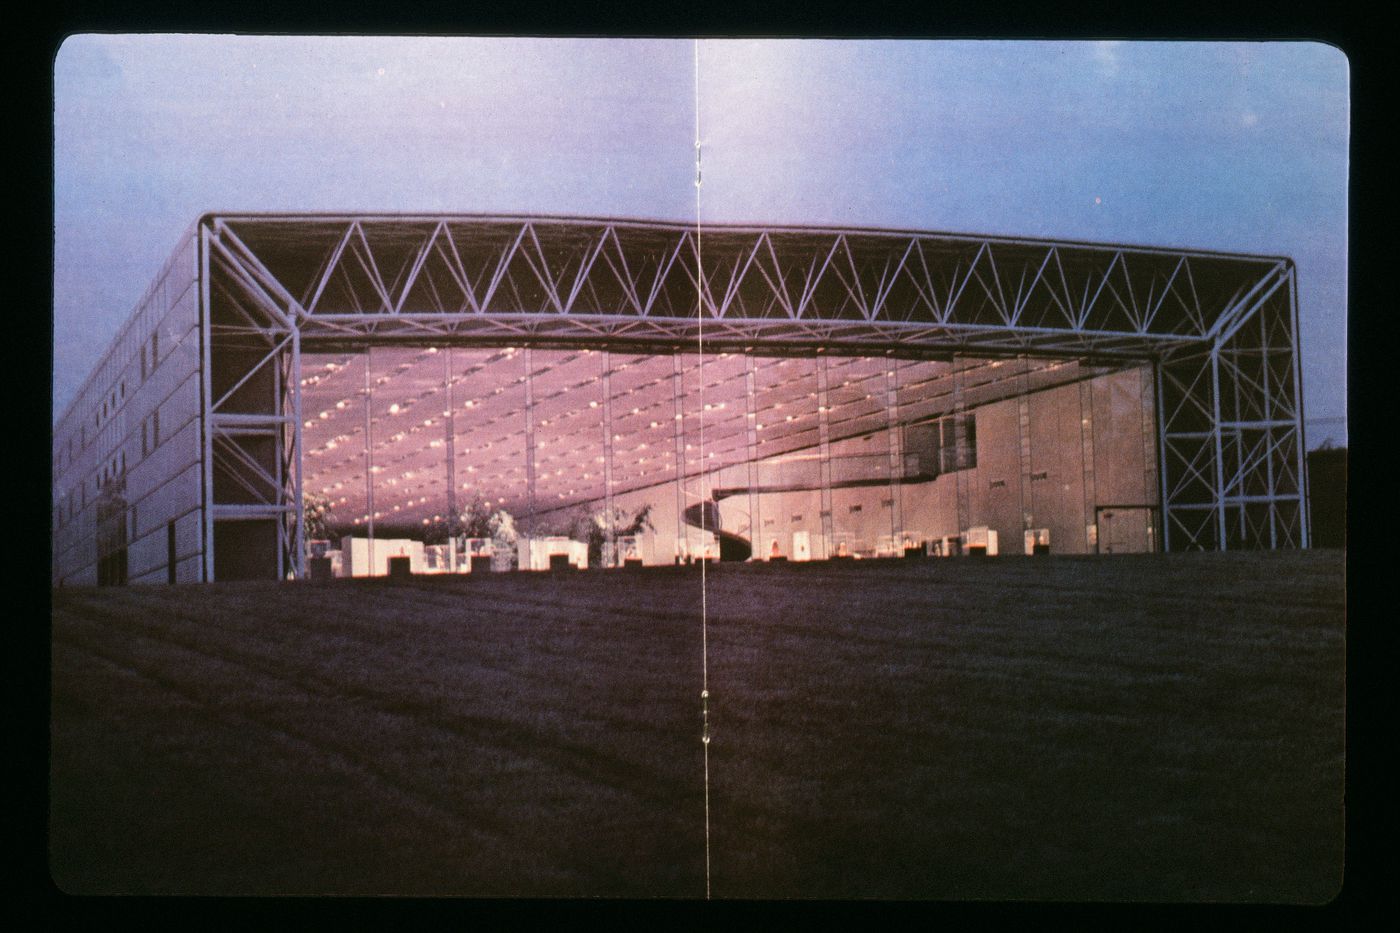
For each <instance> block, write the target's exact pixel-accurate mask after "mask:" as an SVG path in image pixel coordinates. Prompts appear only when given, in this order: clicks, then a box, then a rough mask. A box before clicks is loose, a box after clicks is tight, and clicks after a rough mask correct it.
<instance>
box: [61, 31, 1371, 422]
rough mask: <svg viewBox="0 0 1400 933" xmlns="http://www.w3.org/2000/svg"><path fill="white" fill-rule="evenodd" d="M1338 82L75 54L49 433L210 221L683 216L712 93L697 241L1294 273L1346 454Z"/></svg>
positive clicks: (730, 62) (1285, 49) (64, 65)
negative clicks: (1115, 256) (736, 233)
mask: <svg viewBox="0 0 1400 933" xmlns="http://www.w3.org/2000/svg"><path fill="white" fill-rule="evenodd" d="M697 74H698V76H699V79H698V84H697V80H696V76H697ZM1348 84H1349V75H1348V66H1347V62H1346V59H1345V57H1344V56H1343V54H1342V53H1341V52H1339V51H1337V50H1336V49H1334V48H1331V47H1329V46H1325V45H1321V44H1316V43H1277V42H1268V43H1145V42H1125V43H1116V42H975V41H962V42H907V41H897V42H880V41H848V40H844V41H812V40H786V41H772V40H706V41H703V42H701V43H700V44H699V48H698V61H697V49H696V46H695V44H694V43H692V42H690V41H689V40H570V39H424V38H402V39H390V38H372V39H370V38H352V37H335V38H294V37H256V38H255V37H231V36H75V37H72V38H70V39H68V40H67V41H66V42H65V43H64V45H63V46H62V47H61V49H60V50H59V53H58V56H57V58H56V60H55V64H54V92H55V102H54V121H55V123H54V128H55V135H54V146H55V151H54V173H55V174H54V221H55V244H54V340H55V348H54V364H55V371H54V406H55V413H57V412H58V411H61V410H62V408H63V407H64V406H65V405H66V404H67V403H68V401H69V400H70V399H71V398H72V396H73V394H74V393H75V392H76V390H77V389H78V387H79V386H80V384H81V382H82V380H83V379H84V378H85V377H86V375H87V373H88V372H89V370H90V369H91V367H92V366H93V365H94V364H95V363H96V362H97V360H98V358H99V357H100V355H101V353H102V351H103V350H104V349H105V348H106V346H107V344H108V343H109V342H110V340H111V339H112V337H113V336H114V335H115V334H116V332H117V329H118V328H119V327H120V325H121V324H122V322H123V321H125V319H126V318H127V316H128V315H129V314H130V313H131V310H132V308H133V307H134V306H135V304H136V302H137V301H138V300H139V299H140V297H141V295H142V293H143V292H144V290H145V288H146V286H147V285H148V284H149V282H150V280H151V279H152V277H153V276H154V275H155V273H156V272H157V271H158V270H159V269H160V267H161V265H162V263H163V262H164V261H165V259H166V258H167V257H168V256H169V254H170V252H171V251H172V250H173V248H174V246H175V243H176V241H177V240H178V239H179V237H180V235H181V234H182V233H183V232H184V231H185V230H186V229H187V228H188V227H189V226H190V224H191V223H193V221H194V220H195V219H196V218H197V217H198V216H199V215H200V214H201V213H203V212H205V211H209V210H249V211H256V210H268V211H273V210H281V211H300V210H306V211H320V210H346V211H355V210H366V211H369V210H374V211H385V210H393V211H397V210H418V211H466V212H476V211H500V212H506V213H551V214H599V215H610V216H635V217H649V218H659V219H674V220H691V219H693V218H694V217H695V211H696V199H695V189H694V187H693V186H692V178H693V169H694V166H693V163H694V146H693V143H694V138H695V127H696V115H697V111H696V103H697V97H698V104H699V110H698V114H699V125H700V136H701V140H702V143H703V146H704V148H703V153H704V185H703V187H702V189H701V197H700V215H701V218H702V220H705V221H714V222H726V221H751V222H770V223H833V224H849V225H869V226H893V227H913V228H924V229H931V230H953V231H967V232H974V233H992V234H1008V235H1020V236H1037V237H1063V238H1068V239H1085V240H1110V241H1121V242H1131V243H1141V244H1148V245H1163V246H1190V247H1197V248H1205V249H1221V250H1236V251H1243V252H1261V253H1270V254H1284V255H1289V256H1292V257H1293V258H1294V259H1295V260H1296V261H1297V263H1298V271H1299V294H1300V302H1301V308H1300V318H1301V327H1302V344H1303V380H1304V392H1305V396H1304V401H1305V406H1306V412H1307V417H1308V419H1309V425H1308V436H1309V446H1316V445H1317V444H1318V443H1320V442H1321V440H1322V439H1323V438H1324V437H1327V436H1331V437H1332V438H1333V439H1334V440H1335V441H1336V442H1338V443H1344V442H1345V438H1346V433H1345V423H1344V421H1342V420H1341V419H1343V418H1344V416H1345V414H1346V396H1345V379H1346V337H1345V334H1346V327H1345V324H1346V281H1347V278H1346V276H1347V270H1346V250H1347V240H1346V237H1347V147H1348V136H1349V132H1350V127H1349V90H1348ZM697 91H698V94H697ZM1326 419H1332V420H1326Z"/></svg>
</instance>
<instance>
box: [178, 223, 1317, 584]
mask: <svg viewBox="0 0 1400 933" xmlns="http://www.w3.org/2000/svg"><path fill="white" fill-rule="evenodd" d="M196 228H197V234H196V235H197V241H198V260H197V262H198V273H197V280H198V286H199V308H200V322H201V325H200V326H201V341H200V343H201V348H202V349H201V352H202V360H201V366H200V369H201V379H202V403H201V404H202V406H203V411H202V424H203V425H204V429H203V431H202V441H201V442H202V444H203V450H204V462H205V463H206V464H209V465H210V466H209V468H208V469H205V470H204V471H203V476H204V480H203V481H204V486H205V488H204V492H203V497H204V506H205V507H204V531H203V535H204V542H203V554H204V563H205V579H211V578H212V567H213V564H212V559H213V558H212V554H213V550H214V529H215V523H216V522H217V521H220V520H226V519H238V518H273V519H276V521H277V527H278V529H279V530H278V551H279V573H285V572H294V573H297V574H300V573H301V571H302V564H303V562H304V548H303V546H302V542H301V540H300V537H301V528H302V521H301V505H302V495H301V480H302V462H301V461H302V458H301V455H300V451H301V450H302V442H301V431H302V423H303V422H302V412H301V390H300V386H301V384H302V379H301V373H300V366H301V358H302V354H303V353H312V352H345V351H357V350H362V349H364V348H367V347H370V346H375V345H384V344H408V345H442V346H454V345H457V346H508V345H509V346H514V345H521V346H526V347H530V346H535V347H557V348H601V349H609V350H619V349H623V350H635V351H646V350H656V351H657V352H663V351H664V352H667V353H670V352H675V351H676V350H678V349H680V348H687V349H689V348H693V347H695V346H696V345H697V341H698V340H699V339H700V338H701V336H702V333H701V332H702V330H703V350H704V352H706V353H708V352H721V351H725V352H740V353H762V354H768V355H772V354H804V355H805V354H810V353H814V352H825V353H830V354H838V355H858V354H891V353H892V354H894V355H898V356H907V357H923V358H929V357H934V358H944V359H953V358H959V357H978V358H996V357H1021V358H1036V357H1050V358H1063V359H1074V360H1080V361H1085V362H1089V363H1107V362H1134V361H1135V362H1140V363H1150V364H1151V365H1152V367H1153V371H1154V372H1155V380H1156V386H1155V389H1156V392H1155V397H1156V405H1157V412H1156V424H1157V426H1158V434H1159V436H1158V438H1157V445H1158V450H1157V451H1156V457H1157V460H1158V464H1159V467H1160V468H1159V469H1158V471H1157V476H1158V481H1159V483H1160V512H1161V516H1162V525H1163V540H1162V544H1163V546H1164V548H1165V549H1167V550H1184V549H1191V548H1203V549H1208V550H1209V549H1229V548H1238V547H1270V548H1278V547H1306V546H1307V545H1308V540H1307V527H1308V523H1307V515H1306V511H1307V497H1306V475H1305V460H1304V450H1305V446H1304V439H1303V412H1302V402H1301V391H1300V374H1299V352H1298V337H1297V335H1298V327H1297V282H1296V271H1295V268H1294V265H1293V263H1292V261H1291V260H1289V259H1287V258H1282V257H1270V256H1255V255H1240V254H1225V253H1218V252H1206V251H1198V250H1176V249H1162V248H1148V247H1136V246H1126V245H1106V244H1092V243H1082V242H1054V241H1046V240H1031V239H1014V238H1005V237H989V236H973V235H962V234H948V233H935V232H920V231H905V230H878V229H838V228H818V227H779V226H704V227H701V228H697V227H695V226H693V225H686V224H679V223H667V222H646V221H635V220H612V219H596V218H572V217H543V216H469V215H451V216H446V215H425V216H405V215H360V214H357V215H348V214H347V215H314V214H298V215H284V214H213V215H206V216H205V217H203V218H201V219H200V221H199V222H198V223H197V225H196ZM702 246H703V249H702Z"/></svg>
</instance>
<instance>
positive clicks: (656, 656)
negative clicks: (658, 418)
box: [50, 551, 1345, 903]
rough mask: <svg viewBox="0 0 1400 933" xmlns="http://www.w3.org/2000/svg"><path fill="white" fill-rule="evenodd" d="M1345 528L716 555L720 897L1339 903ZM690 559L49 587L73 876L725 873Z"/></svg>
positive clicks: (63, 858) (66, 871)
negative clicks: (1052, 544)
mask: <svg viewBox="0 0 1400 933" xmlns="http://www.w3.org/2000/svg"><path fill="white" fill-rule="evenodd" d="M1343 577H1344V558H1343V555H1342V554H1341V552H1337V551H1314V552H1306V553H1288V552H1280V553H1267V554H1182V555H1164V556H1153V555H1142V556H1118V557H1105V558H1072V557H1045V558H1034V559H1029V558H996V559H991V560H986V561H977V560H971V559H968V560H946V561H936V560H935V561H920V562H900V561H890V562H885V561H880V562H874V561H864V562H849V563H837V564H817V563H814V564H806V565H803V564H785V565H776V564H775V565H733V566H720V567H712V568H710V570H709V571H708V573H707V580H708V596H707V604H708V619H709V623H708V642H709V683H710V694H711V698H710V722H711V732H712V735H713V741H712V743H711V744H710V746H709V751H710V760H709V767H710V776H711V785H710V811H711V837H710V844H711V865H712V885H713V893H714V895H715V896H716V897H742V898H750V897H761V898H787V897H799V898H808V897H821V898H944V899H968V898H995V899H1036V900H1044V899H1074V900H1108V901H1116V900H1153V901H1161V900H1167V901H1180V900H1190V901H1267V902H1289V903H1298V902H1303V903H1318V902H1323V901H1326V900H1328V899H1329V898H1330V897H1332V896H1333V895H1334V894H1335V893H1336V892H1337V890H1338V887H1339V885H1340V883H1341V873H1342V846H1343V810H1342V796H1343V776H1344V775H1343V730H1344V639H1345V624H1344V587H1343ZM699 588H700V574H699V570H698V568H693V567H692V568H661V569H656V570H647V571H609V572H589V573H581V574H568V575H555V574H500V575H494V576H479V577H458V578H453V579H446V578H431V577H429V578H416V579H415V580H413V581H412V582H410V583H401V584H394V583H390V582H388V581H387V580H373V581H370V580H364V581H355V580H344V581H335V582H333V583H326V584H312V583H292V584H279V583H265V584H263V583H225V584H211V585H207V586H174V587H166V586H160V587H130V588H123V589H101V590H98V589H86V588H83V589H60V590H54V591H53V617H52V622H53V643H52V649H53V697H52V700H53V708H52V738H53V746H52V760H51V766H52V772H51V796H52V802H51V838H50V844H51V860H50V865H51V869H52V872H53V876H54V879H55V881H56V882H57V883H58V884H59V886H60V887H61V888H63V889H64V890H66V891H69V892H73V893H99V892H103V893H105V892H111V893H117V892H121V893H182V894H196V893H198V894H206V893H207V894H349V893H354V894H405V895H436V894H451V895H474V896H536V897H537V896H585V897H591V896H628V897H700V896H703V895H704V892H705V832H704V807H705V802H704V783H703V777H702V775H703V757H702V756H703V751H702V749H703V746H702V745H701V742H700V726H701V721H700V697H699V694H700V688H701V678H702V653H701V625H700V589H699Z"/></svg>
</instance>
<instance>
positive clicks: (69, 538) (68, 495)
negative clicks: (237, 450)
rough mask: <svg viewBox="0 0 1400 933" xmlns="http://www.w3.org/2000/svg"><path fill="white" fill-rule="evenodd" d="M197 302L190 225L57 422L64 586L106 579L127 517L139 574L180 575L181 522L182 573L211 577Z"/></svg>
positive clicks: (57, 519)
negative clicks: (204, 517)
mask: <svg viewBox="0 0 1400 933" xmlns="http://www.w3.org/2000/svg"><path fill="white" fill-rule="evenodd" d="M198 305H199V288H198V262H197V250H196V239H195V236H194V235H193V232H191V233H190V234H188V235H187V236H186V237H185V238H184V239H182V240H181V242H180V244H179V246H178V247H177V248H176V250H175V252H174V253H173V255H172V256H171V258H170V260H169V261H168V262H167V263H166V265H165V267H164V268H163V269H162V271H161V273H160V275H159V276H158V277H157V278H156V280H155V281H154V282H153V283H152V285H151V287H150V288H149V289H148V290H147V292H146V295H145V296H144V297H143V298H142V300H141V302H140V304H138V305H137V307H136V310H135V312H133V314H132V316H131V318H130V320H129V321H128V322H127V324H126V325H125V326H124V327H123V329H122V331H121V333H120V335H119V336H118V337H117V339H116V340H115V341H114V342H113V344H112V346H111V347H110V348H109V350H108V352H107V354H106V355H105V356H104V358H103V360H102V362H101V363H100V364H99V365H98V367H97V369H96V370H95V371H94V373H93V375H92V376H91V377H90V378H89V380H88V382H87V383H86V384H85V385H84V386H83V388H82V390H81V391H80V392H79V393H78V396H77V398H76V400H75V401H74V402H73V404H72V405H71V406H70V407H69V409H68V411H67V412H65V414H64V416H63V417H62V418H61V419H60V421H59V422H58V424H57V425H56V426H55V428H54V433H53V446H52V450H53V464H52V466H53V477H54V481H53V487H52V488H53V503H52V505H53V508H52V514H51V523H52V532H53V551H52V582H53V583H54V584H55V585H83V584H95V583H97V582H99V570H98V567H99V560H100V559H101V558H102V557H104V556H106V555H104V554H103V553H99V541H98V539H99V533H100V532H101V533H102V534H104V535H107V540H108V542H109V543H108V545H107V547H106V548H104V550H107V551H110V550H111V547H112V546H111V544H110V541H111V540H112V538H111V533H112V531H113V529H114V523H117V522H120V523H123V524H124V528H122V529H121V532H122V533H121V534H120V538H119V539H118V540H120V539H124V540H125V542H126V544H125V552H126V556H125V568H126V569H125V573H126V579H127V581H128V582H132V583H145V582H155V583H163V582H166V581H167V580H168V579H169V556H170V548H169V529H170V524H171V523H172V522H173V523H174V529H175V571H176V572H175V578H176V579H177V580H178V581H181V582H193V581H197V580H199V579H201V576H202V575H201V571H200V567H201V557H202V544H201V535H200V531H199V527H200V506H201V478H200V463H201V450H200V448H201V444H200V423H199V415H200V385H199V383H200V380H199V367H200V346H199V307H198ZM99 503H103V510H102V511H103V513H104V515H105V516H106V518H105V519H104V520H103V522H102V525H103V527H102V528H99Z"/></svg>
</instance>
